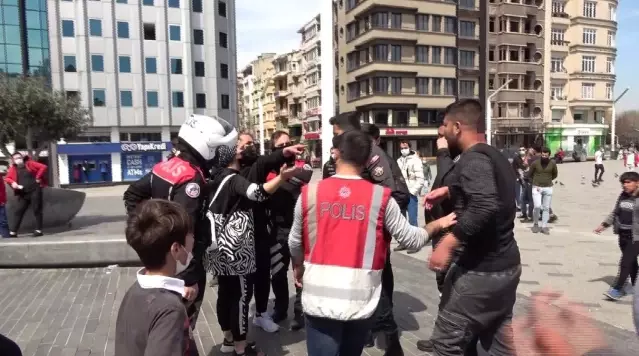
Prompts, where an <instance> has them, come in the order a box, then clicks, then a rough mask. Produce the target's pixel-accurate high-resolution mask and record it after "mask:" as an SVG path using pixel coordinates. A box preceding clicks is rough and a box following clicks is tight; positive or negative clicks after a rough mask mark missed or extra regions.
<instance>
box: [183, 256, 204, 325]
mask: <svg viewBox="0 0 639 356" xmlns="http://www.w3.org/2000/svg"><path fill="white" fill-rule="evenodd" d="M198 267H201V268H198V269H197V270H196V271H197V275H198V279H197V296H196V297H195V300H194V301H193V303H191V305H189V307H188V308H187V309H186V313H187V315H188V317H189V323H190V325H191V329H193V330H195V324H197V317H198V316H199V315H200V309H201V307H202V301H203V300H204V292H205V291H206V270H205V269H204V265H202V263H199V266H198Z"/></svg>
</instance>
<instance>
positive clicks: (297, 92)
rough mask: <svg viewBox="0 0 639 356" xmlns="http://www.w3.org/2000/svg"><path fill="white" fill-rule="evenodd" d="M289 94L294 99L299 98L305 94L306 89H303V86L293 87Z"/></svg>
mask: <svg viewBox="0 0 639 356" xmlns="http://www.w3.org/2000/svg"><path fill="white" fill-rule="evenodd" d="M288 95H290V96H291V97H292V98H293V99H299V98H301V97H303V96H304V90H302V89H301V88H299V87H297V88H295V89H292V90H291V91H290V92H289V93H288Z"/></svg>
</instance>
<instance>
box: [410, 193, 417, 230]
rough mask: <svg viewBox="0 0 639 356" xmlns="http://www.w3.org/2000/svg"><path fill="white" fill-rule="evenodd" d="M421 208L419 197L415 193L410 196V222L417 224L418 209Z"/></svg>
mask: <svg viewBox="0 0 639 356" xmlns="http://www.w3.org/2000/svg"><path fill="white" fill-rule="evenodd" d="M418 208H419V198H417V196H415V195H411V196H410V200H409V201H408V222H409V223H410V224H411V225H413V226H417V209H418Z"/></svg>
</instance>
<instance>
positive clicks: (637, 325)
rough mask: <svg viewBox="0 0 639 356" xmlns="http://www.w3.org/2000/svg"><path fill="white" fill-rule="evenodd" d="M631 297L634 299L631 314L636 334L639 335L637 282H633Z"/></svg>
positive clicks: (638, 285)
mask: <svg viewBox="0 0 639 356" xmlns="http://www.w3.org/2000/svg"><path fill="white" fill-rule="evenodd" d="M632 298H633V299H634V303H633V306H632V315H633V316H634V319H635V329H636V331H637V336H639V283H637V284H635V293H634V295H633V296H632Z"/></svg>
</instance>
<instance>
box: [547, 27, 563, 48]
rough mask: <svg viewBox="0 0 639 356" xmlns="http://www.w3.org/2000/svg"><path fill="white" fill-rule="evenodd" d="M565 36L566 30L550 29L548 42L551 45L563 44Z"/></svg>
mask: <svg viewBox="0 0 639 356" xmlns="http://www.w3.org/2000/svg"><path fill="white" fill-rule="evenodd" d="M565 37H566V30H563V29H558V28H553V29H552V30H551V31H550V44H553V45H560V46H562V45H564V44H565V42H564V38H565Z"/></svg>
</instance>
